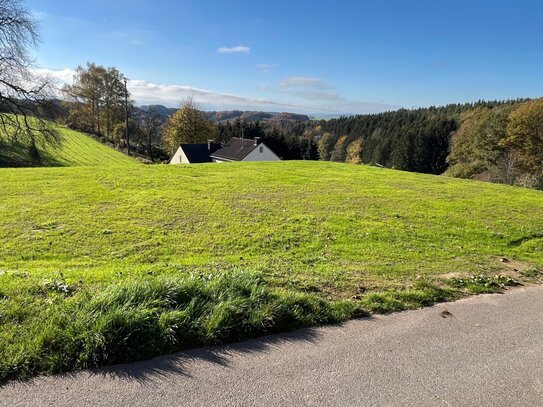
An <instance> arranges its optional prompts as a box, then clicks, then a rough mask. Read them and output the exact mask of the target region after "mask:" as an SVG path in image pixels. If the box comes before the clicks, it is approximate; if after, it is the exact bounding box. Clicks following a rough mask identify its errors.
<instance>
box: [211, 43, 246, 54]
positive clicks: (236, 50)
mask: <svg viewBox="0 0 543 407" xmlns="http://www.w3.org/2000/svg"><path fill="white" fill-rule="evenodd" d="M217 52H218V53H219V54H250V53H251V48H249V47H246V46H244V45H238V46H235V47H220V48H219V49H217Z"/></svg>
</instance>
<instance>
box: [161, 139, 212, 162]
mask: <svg viewBox="0 0 543 407" xmlns="http://www.w3.org/2000/svg"><path fill="white" fill-rule="evenodd" d="M221 148H222V144H221V143H213V142H211V141H208V142H207V143H198V144H180V145H179V148H178V149H177V151H176V152H175V153H174V155H173V157H172V158H171V160H170V164H197V163H210V162H213V160H212V159H211V154H212V153H214V152H215V151H217V150H220V149H221Z"/></svg>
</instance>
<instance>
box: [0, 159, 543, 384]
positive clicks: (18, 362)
mask: <svg viewBox="0 0 543 407" xmlns="http://www.w3.org/2000/svg"><path fill="white" fill-rule="evenodd" d="M0 241H1V242H2V244H1V245H0V298H1V300H0V325H1V329H0V350H2V353H3V354H4V355H6V356H5V357H3V358H0V379H1V378H6V377H22V376H25V375H27V374H33V373H36V372H53V371H62V370H67V369H71V368H74V367H75V368H77V367H86V366H96V365H102V364H107V363H117V362H123V361H128V360H134V359H138V358H143V357H150V356H153V355H157V354H160V353H164V352H170V351H175V350H179V349H183V348H186V347H187V346H193V345H197V344H208V343H217V342H224V341H228V340H233V339H240V338H245V337H248V336H253V335H256V334H263V333H268V332H274V331H277V330H281V329H288V328H292V327H296V326H303V325H312V324H319V323H323V322H329V321H340V320H344V319H346V318H350V317H353V316H356V315H360V314H362V313H364V312H368V311H369V312H371V311H376V312H388V311H393V310H399V309H405V308H413V307H418V306H422V305H427V304H430V303H432V302H434V301H441V300H447V299H454V298H458V297H459V296H462V295H465V294H467V293H469V292H486V291H493V290H496V289H500V288H501V287H503V286H507V285H514V284H516V283H517V282H518V281H522V280H528V279H531V278H537V277H538V276H539V270H540V269H541V268H542V267H543V194H542V193H541V192H537V191H532V190H524V189H519V188H514V187H508V186H501V185H493V184H487V183H480V182H474V181H465V180H457V179H450V178H446V177H439V176H430V175H421V174H415V173H407V172H400V171H393V170H384V169H379V168H373V167H365V166H350V165H344V164H336V163H324V162H278V163H235V164H234V163H233V164H229V165H216V164H209V165H205V164H203V165H194V166H154V167H148V166H135V167H131V168H129V169H120V168H107V167H94V168H84V167H79V168H39V169H3V170H0Z"/></svg>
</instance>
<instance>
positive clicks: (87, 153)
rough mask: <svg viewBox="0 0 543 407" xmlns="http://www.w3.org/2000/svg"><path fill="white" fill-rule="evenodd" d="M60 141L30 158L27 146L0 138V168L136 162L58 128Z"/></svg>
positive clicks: (114, 164)
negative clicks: (56, 145) (57, 144)
mask: <svg viewBox="0 0 543 407" xmlns="http://www.w3.org/2000/svg"><path fill="white" fill-rule="evenodd" d="M60 132H61V134H62V137H63V140H62V143H61V144H60V145H59V146H58V147H52V146H47V147H45V148H40V149H39V154H40V160H39V161H36V160H32V159H31V158H30V157H29V155H28V148H27V147H26V146H24V145H21V144H16V145H13V144H12V143H9V142H3V141H2V139H1V138H0V167H81V166H98V165H99V166H126V165H135V164H137V163H138V162H137V161H136V160H135V159H133V158H130V157H128V156H127V155H125V154H123V153H121V152H119V151H117V150H115V149H113V148H111V147H108V146H106V145H105V144H102V143H100V142H99V141H97V140H95V139H94V138H92V137H91V136H88V135H86V134H84V133H80V132H78V131H74V130H70V129H67V128H61V129H60Z"/></svg>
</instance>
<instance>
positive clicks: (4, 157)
mask: <svg viewBox="0 0 543 407" xmlns="http://www.w3.org/2000/svg"><path fill="white" fill-rule="evenodd" d="M63 166H65V164H64V163H62V162H61V161H59V160H58V159H56V158H55V157H54V156H53V155H52V154H50V153H48V152H47V151H44V150H39V158H32V157H30V154H29V150H28V146H27V145H25V144H22V143H5V142H2V141H1V140H0V168H24V167H63Z"/></svg>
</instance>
